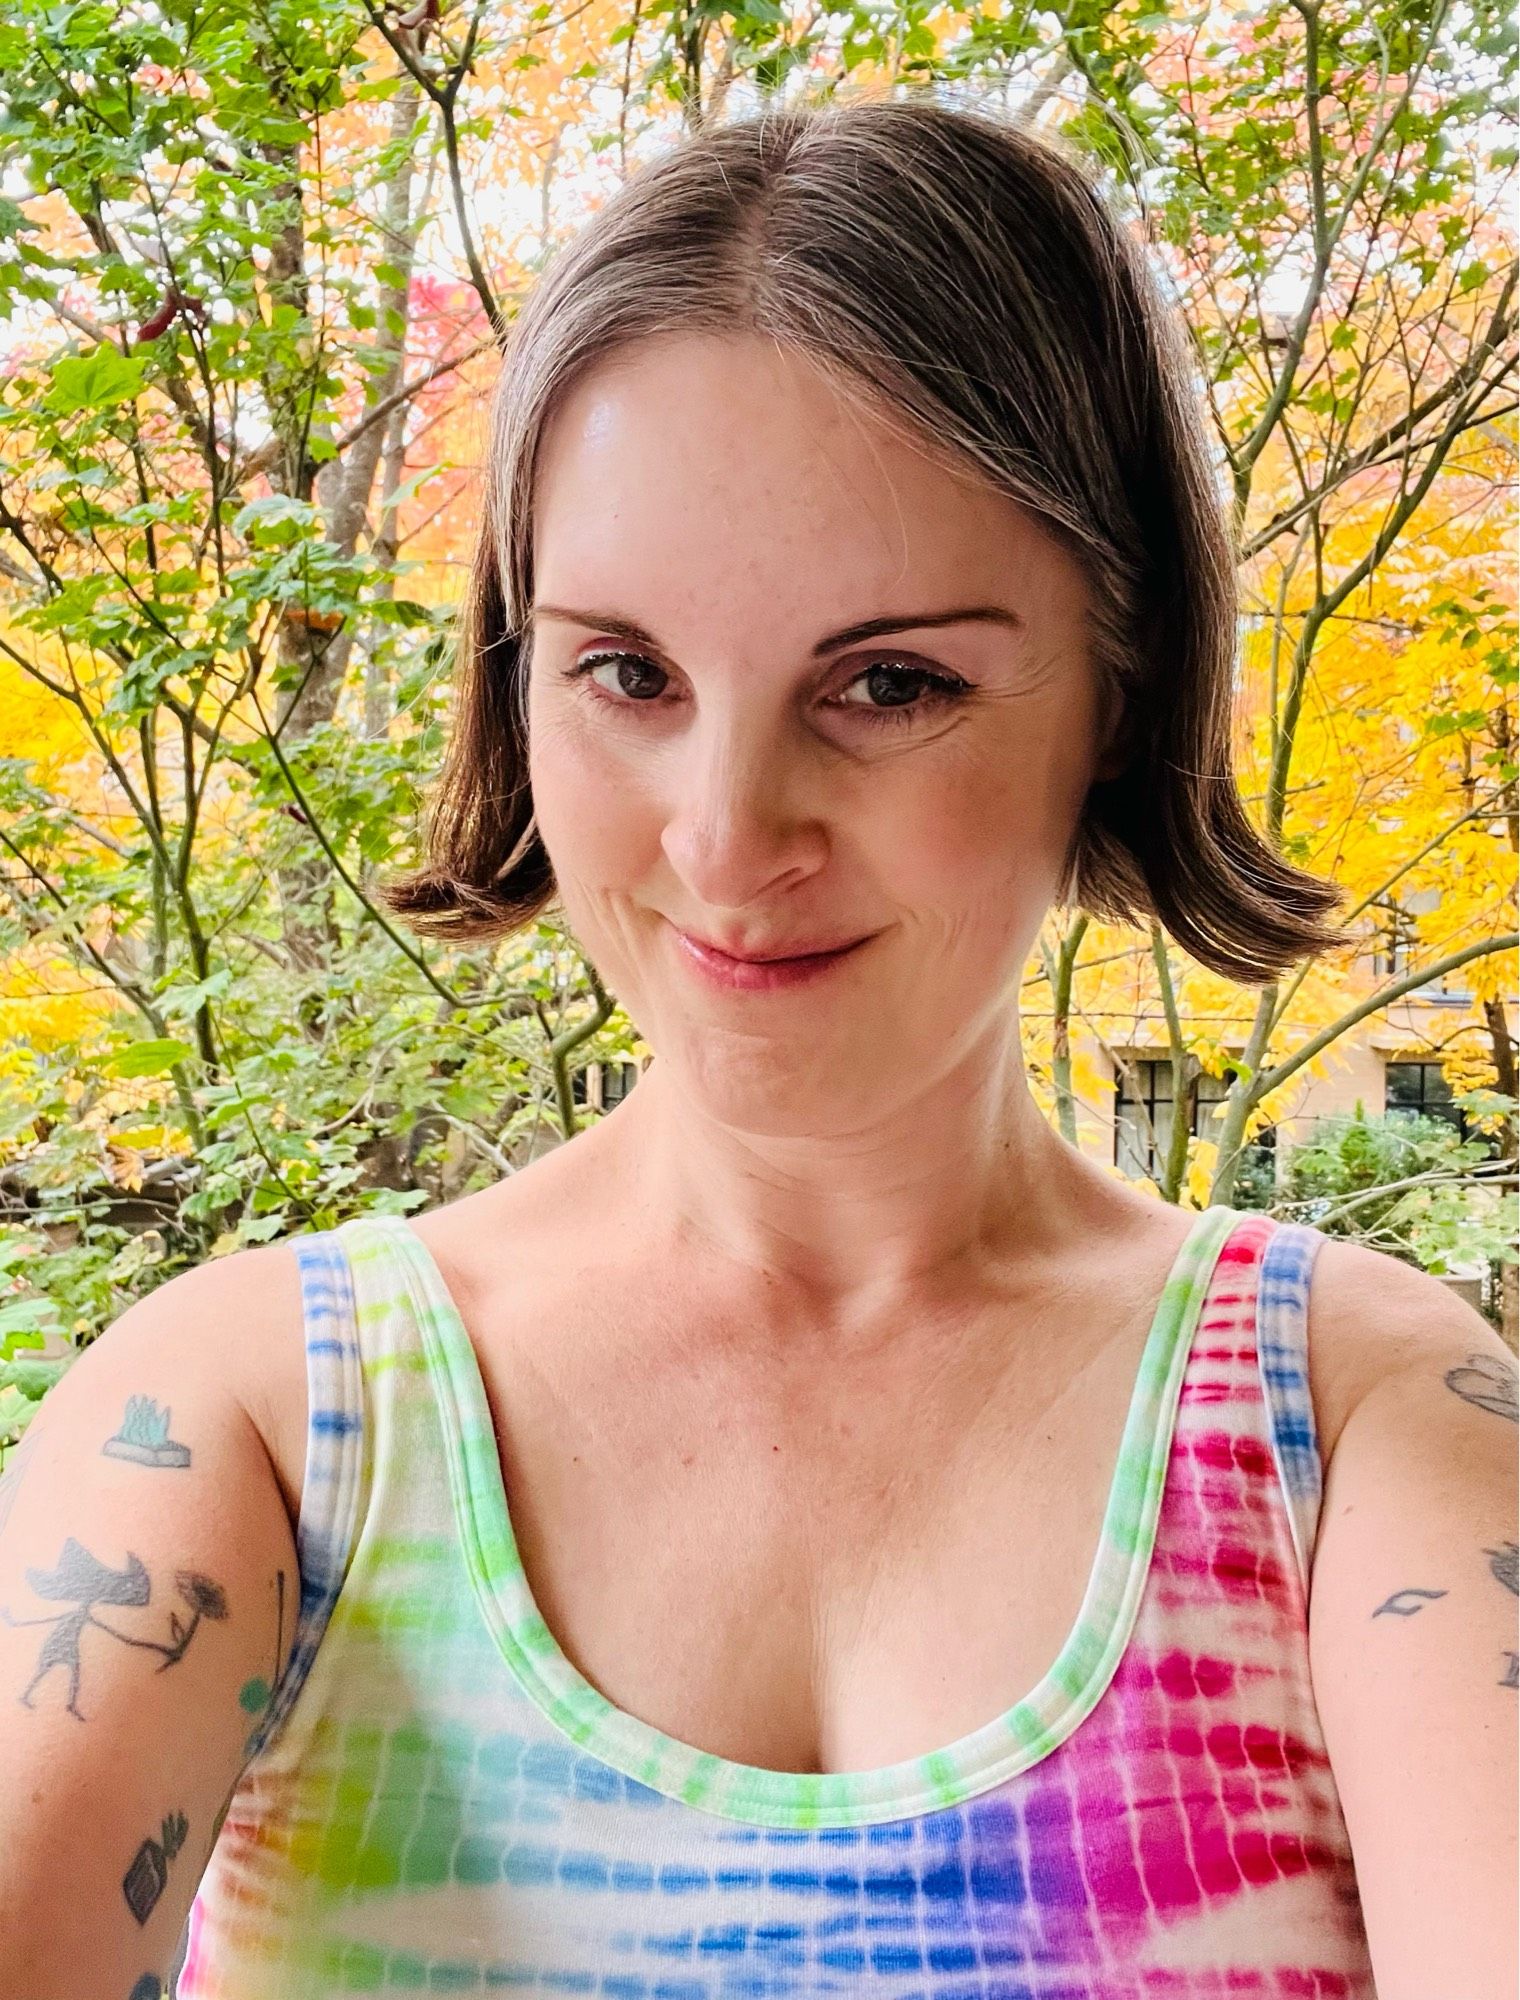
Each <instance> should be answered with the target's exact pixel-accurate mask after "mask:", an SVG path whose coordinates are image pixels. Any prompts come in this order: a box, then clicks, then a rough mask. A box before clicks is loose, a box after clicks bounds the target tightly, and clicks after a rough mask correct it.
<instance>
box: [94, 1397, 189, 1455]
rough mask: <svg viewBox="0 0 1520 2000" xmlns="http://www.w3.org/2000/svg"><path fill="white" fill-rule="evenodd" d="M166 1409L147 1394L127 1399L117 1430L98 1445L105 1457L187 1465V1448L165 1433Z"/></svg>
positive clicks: (166, 1431) (167, 1420)
mask: <svg viewBox="0 0 1520 2000" xmlns="http://www.w3.org/2000/svg"><path fill="white" fill-rule="evenodd" d="M169 1416H170V1412H169V1411H168V1410H167V1409H164V1408H161V1407H160V1406H159V1405H158V1404H157V1403H155V1402H154V1400H153V1398H152V1397H151V1396H132V1397H129V1398H128V1401H127V1409H126V1414H125V1416H123V1418H122V1420H121V1429H120V1430H119V1431H118V1432H117V1433H116V1435H115V1437H112V1438H107V1439H106V1441H105V1443H104V1444H103V1445H102V1446H101V1447H100V1449H101V1453H102V1455H103V1456H105V1457H107V1458H130V1459H131V1460H132V1461H133V1462H134V1463H135V1464H137V1465H188V1464H189V1463H190V1447H189V1445H187V1444H176V1443H175V1441H174V1440H173V1438H171V1437H170V1435H169Z"/></svg>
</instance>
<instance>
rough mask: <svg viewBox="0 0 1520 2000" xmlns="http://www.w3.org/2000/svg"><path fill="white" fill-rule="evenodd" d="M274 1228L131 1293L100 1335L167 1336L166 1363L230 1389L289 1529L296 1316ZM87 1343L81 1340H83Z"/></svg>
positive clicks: (294, 1472)
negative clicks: (265, 1461) (172, 1360)
mask: <svg viewBox="0 0 1520 2000" xmlns="http://www.w3.org/2000/svg"><path fill="white" fill-rule="evenodd" d="M309 1240H310V1238H309V1236H308V1237H300V1236H294V1237H284V1238H282V1239H280V1241H278V1242H275V1243H261V1244H255V1245H251V1246H250V1247H249V1248H247V1249H245V1250H233V1251H229V1252H228V1253H227V1254H226V1255H225V1256H222V1257H210V1258H207V1259H206V1261H205V1262H204V1263H201V1264H194V1265H192V1266H191V1267H190V1268H189V1269H188V1270H186V1271H181V1272H180V1273H179V1274H178V1275H177V1276H175V1277H173V1278H170V1279H168V1280H166V1282H165V1283H163V1284H162V1285H159V1286H158V1287H157V1288H156V1289H155V1290H154V1291H152V1292H149V1293H148V1294H147V1295H146V1296H145V1297H143V1298H141V1299H138V1300H136V1301H135V1302H134V1303H133V1304H132V1305H131V1306H129V1307H128V1308H127V1310H126V1311H125V1312H123V1313H122V1314H121V1315H120V1316H119V1317H118V1318H117V1319H116V1320H114V1321H113V1322H112V1324H111V1325H110V1326H109V1327H108V1328H107V1329H106V1331H105V1333H104V1334H102V1335H101V1337H100V1342H97V1343H96V1344H97V1345H100V1344H102V1343H105V1342H110V1343H113V1344H114V1345H115V1346H116V1348H117V1349H118V1351H120V1350H121V1349H123V1348H124V1347H125V1346H126V1344H127V1343H129V1342H134V1341H142V1342H145V1343H148V1344H151V1345H160V1344H162V1343H164V1342H170V1343H172V1345H173V1348H174V1351H175V1357H176V1365H177V1367H179V1368H183V1369H188V1370H190V1371H192V1372H193V1373H194V1374H196V1375H197V1376H199V1377H201V1379H204V1378H205V1377H206V1376H208V1375H209V1376H211V1377H213V1378H214V1379H215V1380H216V1382H217V1383H218V1384H219V1385H220V1387H221V1388H222V1390H223V1392H224V1393H226V1394H230V1395H232V1396H233V1397H235V1398H236V1400H237V1402H238V1403H239V1405H240V1406H241V1408H242V1410H243V1413H244V1415H245V1416H246V1417H247V1418H248V1421H249V1422H250V1423H251V1424H252V1426H253V1428H254V1430H255V1431H256V1432H257V1434H258V1436H259V1439H260V1441H261V1442H262V1444H263V1446H264V1450H265V1452H266V1453H267V1454H268V1457H269V1461H270V1465H271V1468H272V1469H273V1472H274V1475H275V1478H276V1480H277V1482H278V1484H279V1488H280V1494H281V1497H282V1499H283V1500H284V1503H285V1511H286V1513H287V1514H288V1516H289V1517H290V1525H291V1532H292V1534H294V1533H295V1531H296V1525H297V1521H298V1518H299V1514H300V1504H301V1487H302V1483H303V1480H304V1478H305V1471H306V1429H307V1421H308V1411H307V1387H306V1326H305V1305H304V1299H303V1281H302V1273H301V1263H300V1259H299V1256H298V1250H297V1246H298V1245H299V1244H301V1243H302V1242H305V1241H309ZM87 1351H88V1350H87Z"/></svg>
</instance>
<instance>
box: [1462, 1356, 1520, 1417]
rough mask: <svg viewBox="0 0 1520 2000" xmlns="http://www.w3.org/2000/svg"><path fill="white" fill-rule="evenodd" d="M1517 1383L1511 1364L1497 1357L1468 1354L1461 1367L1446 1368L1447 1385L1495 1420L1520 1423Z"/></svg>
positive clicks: (1519, 1394) (1517, 1378)
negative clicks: (1500, 1419)
mask: <svg viewBox="0 0 1520 2000" xmlns="http://www.w3.org/2000/svg"><path fill="white" fill-rule="evenodd" d="M1517 1381H1520V1371H1517V1369H1516V1366H1515V1363H1514V1362H1513V1361H1501V1360H1500V1359H1499V1357H1498V1355H1497V1354H1469V1355H1468V1357H1467V1362H1466V1365H1465V1366H1464V1367H1461V1368H1448V1369H1447V1371H1446V1386H1447V1388H1448V1389H1450V1390H1451V1391H1452V1392H1453V1393H1454V1394H1455V1395H1458V1396H1460V1397H1461V1398H1462V1400H1463V1402H1464V1403H1472V1404H1474V1405H1475V1406H1476V1407H1477V1408H1478V1409H1480V1410H1492V1411H1493V1413H1494V1415H1495V1416H1496V1417H1508V1419H1509V1421H1510V1422H1511V1423H1512V1424H1513V1423H1520V1392H1517V1389H1516V1383H1517Z"/></svg>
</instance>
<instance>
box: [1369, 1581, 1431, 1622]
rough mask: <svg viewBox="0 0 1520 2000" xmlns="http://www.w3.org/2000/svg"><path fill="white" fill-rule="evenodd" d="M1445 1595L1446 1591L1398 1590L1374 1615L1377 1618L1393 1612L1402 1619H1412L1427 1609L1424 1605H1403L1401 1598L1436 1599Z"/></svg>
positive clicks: (1412, 1588)
mask: <svg viewBox="0 0 1520 2000" xmlns="http://www.w3.org/2000/svg"><path fill="white" fill-rule="evenodd" d="M1445 1595H1446V1592H1445V1591H1444V1590H1419V1589H1416V1588H1414V1587H1412V1586H1411V1588H1409V1589H1407V1590H1396V1591H1395V1592H1394V1593H1393V1595H1392V1597H1390V1598H1388V1599H1386V1600H1385V1601H1384V1602H1383V1603H1382V1604H1380V1605H1379V1606H1378V1608H1377V1610H1376V1611H1374V1612H1373V1614H1372V1615H1373V1617H1374V1618H1376V1617H1377V1616H1378V1614H1379V1613H1380V1612H1383V1611H1393V1612H1396V1613H1397V1614H1398V1616H1399V1617H1400V1618H1412V1617H1413V1616H1414V1614H1415V1613H1416V1612H1417V1611H1423V1610H1424V1609H1425V1607H1424V1605H1423V1604H1401V1603H1400V1602H1399V1600H1400V1598H1403V1597H1423V1598H1434V1597H1444V1596H1445Z"/></svg>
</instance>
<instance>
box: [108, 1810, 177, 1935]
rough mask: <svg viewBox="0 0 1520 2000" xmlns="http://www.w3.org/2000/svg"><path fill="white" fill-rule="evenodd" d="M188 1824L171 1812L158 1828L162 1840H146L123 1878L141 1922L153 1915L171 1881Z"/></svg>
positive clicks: (131, 1905) (131, 1903)
mask: <svg viewBox="0 0 1520 2000" xmlns="http://www.w3.org/2000/svg"><path fill="white" fill-rule="evenodd" d="M189 1830H190V1829H189V1824H188V1822H187V1821H186V1819H185V1815H184V1814H183V1813H170V1815H169V1817H168V1818H167V1819H166V1820H165V1821H164V1822H163V1824H162V1826H161V1827H160V1828H159V1836H160V1837H159V1839H157V1840H145V1841H144V1842H143V1844H142V1846H141V1847H139V1848H138V1850H137V1853H136V1855H135V1856H134V1857H133V1860H132V1866H131V1867H130V1868H129V1869H128V1870H127V1872H126V1874H125V1875H124V1876H123V1877H122V1881H121V1886H122V1891H123V1893H124V1894H125V1896H126V1899H127V1908H128V1909H129V1910H130V1911H131V1912H132V1914H133V1916H134V1917H136V1919H137V1921H138V1922H139V1923H140V1924H145V1923H146V1922H147V1921H148V1919H149V1917H151V1916H152V1914H153V1909H154V1905H155V1904H156V1903H157V1902H158V1899H159V1897H160V1896H161V1895H162V1894H163V1893H164V1885H165V1884H166V1883H167V1881H168V1880H169V1863H170V1862H171V1861H172V1860H173V1859H174V1857H175V1855H176V1854H178V1853H179V1851H180V1849H181V1848H182V1847H183V1846H184V1844H185V1835H186V1834H187V1833H188V1832H189Z"/></svg>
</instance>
